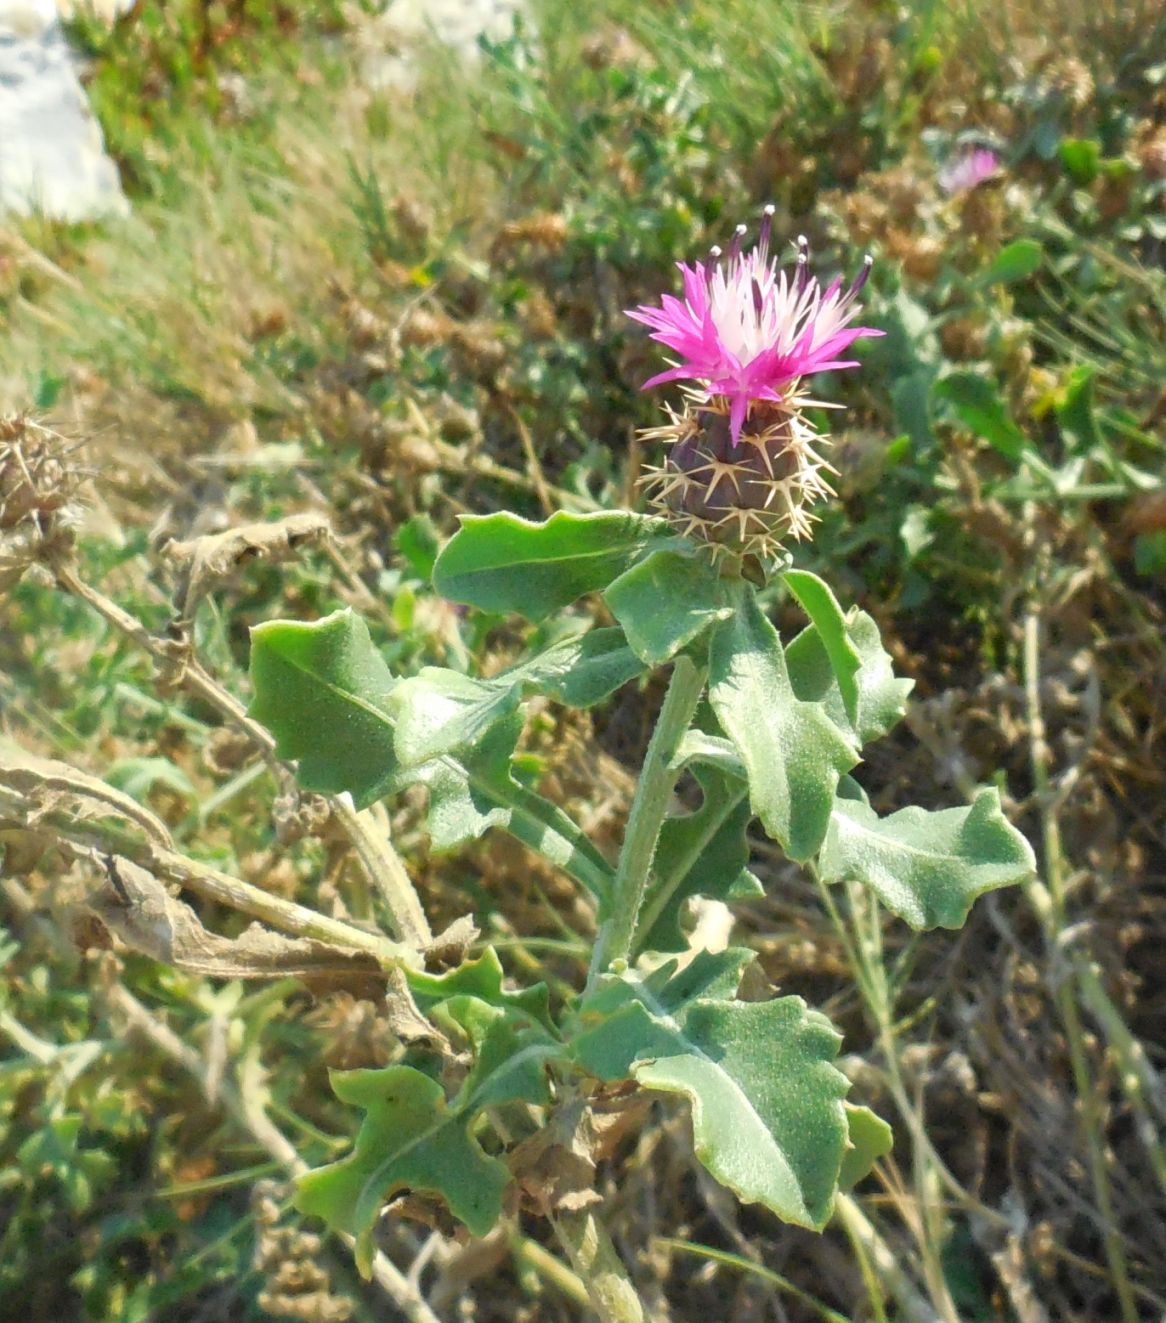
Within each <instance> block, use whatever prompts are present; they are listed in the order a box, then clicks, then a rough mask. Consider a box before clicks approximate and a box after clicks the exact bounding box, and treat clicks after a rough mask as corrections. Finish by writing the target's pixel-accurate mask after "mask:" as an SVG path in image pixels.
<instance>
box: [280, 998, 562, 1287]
mask: <svg viewBox="0 0 1166 1323" xmlns="http://www.w3.org/2000/svg"><path fill="white" fill-rule="evenodd" d="M442 1010H443V1012H444V1014H443V1017H442V1018H443V1021H444V1024H445V1025H446V1026H450V1025H456V1026H457V1027H458V1028H459V1029H460V1030H461V1032H462V1033H463V1034H464V1035H465V1037H466V1038H467V1039H468V1040H469V1042H470V1044H471V1045H472V1047H473V1051H474V1058H475V1060H474V1064H473V1066H472V1067H471V1069H470V1071H469V1073H468V1074H467V1076H466V1079H465V1081H464V1083H463V1085H462V1087H461V1089H460V1090H459V1092H458V1095H457V1097H456V1098H455V1099H454V1100H453V1101H452V1102H448V1103H447V1101H446V1097H445V1092H444V1090H443V1089H442V1087H441V1085H440V1084H438V1083H437V1081H436V1080H432V1079H430V1078H429V1076H428V1075H424V1074H422V1073H421V1071H419V1070H414V1069H413V1068H412V1067H410V1066H387V1067H385V1068H384V1069H381V1070H350V1071H344V1072H337V1071H333V1072H332V1073H331V1076H330V1078H331V1081H332V1088H333V1090H334V1092H335V1094H336V1096H337V1097H338V1098H339V1099H340V1100H341V1101H342V1102H347V1103H351V1104H352V1105H353V1106H356V1107H360V1108H362V1109H363V1110H364V1112H365V1113H366V1115H365V1119H364V1122H363V1124H362V1125H361V1127H360V1132H359V1134H358V1135H357V1137H356V1146H355V1148H354V1150H353V1152H352V1153H351V1154H349V1156H348V1157H346V1158H342V1159H341V1160H340V1161H339V1162H333V1163H329V1164H328V1165H327V1166H325V1167H321V1168H318V1169H317V1170H315V1171H312V1172H309V1173H308V1174H307V1175H306V1176H304V1177H302V1178H301V1180H300V1181H299V1184H298V1189H297V1193H296V1206H297V1207H298V1208H299V1209H300V1211H301V1212H304V1213H310V1214H314V1215H316V1216H318V1217H322V1218H323V1219H324V1220H325V1221H326V1222H327V1223H328V1225H329V1226H330V1227H332V1228H333V1229H334V1230H337V1231H343V1232H347V1233H348V1234H350V1235H354V1236H356V1238H357V1264H358V1266H359V1267H360V1270H361V1272H362V1273H363V1274H364V1275H365V1276H366V1277H367V1276H368V1275H369V1270H370V1267H371V1262H372V1252H373V1246H372V1231H373V1227H374V1226H375V1225H376V1222H377V1219H378V1218H379V1216H380V1211H381V1207H382V1206H383V1204H384V1203H385V1201H386V1200H388V1199H389V1198H391V1197H392V1196H393V1195H394V1194H396V1193H398V1192H399V1191H401V1190H422V1191H425V1192H428V1193H432V1194H436V1195H439V1196H440V1197H441V1198H443V1199H444V1200H445V1201H446V1203H447V1204H448V1205H449V1210H450V1212H451V1213H452V1214H453V1216H454V1217H456V1218H457V1219H458V1220H459V1221H461V1222H464V1223H465V1225H466V1226H467V1227H468V1228H469V1230H470V1231H471V1232H472V1233H473V1234H474V1235H476V1236H484V1235H485V1234H486V1233H487V1232H488V1231H489V1230H490V1229H491V1228H492V1227H493V1226H494V1224H495V1223H496V1222H497V1220H498V1218H499V1217H500V1216H501V1213H502V1194H503V1191H504V1190H505V1189H506V1187H507V1185H508V1184H509V1183H510V1172H509V1169H508V1168H507V1167H506V1164H505V1163H503V1162H501V1161H500V1160H499V1159H497V1158H493V1157H489V1156H487V1155H486V1154H485V1153H484V1152H483V1151H482V1149H481V1147H480V1145H479V1144H478V1141H477V1139H476V1138H475V1136H474V1133H473V1131H474V1127H475V1123H476V1121H477V1118H478V1115H479V1114H480V1113H481V1111H482V1109H483V1108H486V1107H496V1106H499V1105H500V1104H503V1103H507V1102H516V1101H521V1102H528V1103H540V1104H541V1103H546V1102H547V1101H549V1093H548V1088H547V1080H546V1066H547V1064H548V1062H550V1061H551V1060H552V1059H553V1058H554V1057H556V1056H557V1055H558V1054H559V1051H560V1049H559V1045H558V1044H557V1043H556V1042H555V1041H554V1040H553V1039H551V1038H550V1037H549V1036H548V1035H547V1033H546V1032H545V1031H544V1030H543V1029H542V1028H541V1027H540V1026H538V1025H536V1024H534V1023H532V1022H531V1021H530V1020H529V1018H528V1017H527V1016H526V1015H524V1014H523V1013H521V1012H519V1011H516V1010H514V1009H504V1008H502V1007H498V1006H491V1005H488V1004H487V1003H486V1002H484V1001H480V1000H479V999H478V998H476V997H472V996H468V995H467V996H458V997H454V998H451V999H449V1000H447V1001H446V1002H445V1003H444V1004H443V1006H442Z"/></svg>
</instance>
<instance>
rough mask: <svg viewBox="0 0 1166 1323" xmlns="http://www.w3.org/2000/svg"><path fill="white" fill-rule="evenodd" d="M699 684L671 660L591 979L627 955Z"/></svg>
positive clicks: (682, 663) (693, 669) (689, 668)
mask: <svg viewBox="0 0 1166 1323" xmlns="http://www.w3.org/2000/svg"><path fill="white" fill-rule="evenodd" d="M704 682H705V670H704V668H703V667H700V666H697V665H696V664H695V663H694V662H693V661H692V660H691V659H690V658H688V657H685V656H683V655H681V656H679V657H677V658H676V661H675V663H674V665H673V667H672V679H671V680H670V681H669V684H668V692H667V694H665V696H664V705H663V707H661V709H660V715H659V717H658V718H657V719H656V729H655V730H654V731H653V732H652V739H651V741H650V743H649V744H648V752H647V754H646V755H645V757H644V766H643V769H642V771H641V772H640V780H639V784H638V785H637V787H636V794H635V798H634V799H633V800H632V809H631V813H630V814H629V816H628V825H627V831H626V833H625V835H624V838H623V847H622V849H621V850H620V854H619V867H618V868H617V869H616V874H615V881H614V883H613V884H612V889H611V897H610V902H609V913H608V914H607V916H606V918H605V919H604V922H603V923H602V925H601V926H600V929H599V936H598V937H597V938H596V941H595V954H594V956H593V958H592V961H591V973H592V976H593V977H594V976H595V975H596V974H599V973H602V972H603V971H604V970H605V969H608V968H609V967H610V966H611V964H612V963H613V962H614V961H616V960H627V959H628V958H629V956H630V955H631V951H632V943H633V939H634V937H635V931H636V920H637V919H638V917H639V913H640V907H641V905H642V904H643V901H644V892H645V890H646V889H647V886H648V879H649V877H650V876H651V872H652V860H653V858H654V857H655V854H656V845H657V842H658V841H659V839H660V828H661V827H662V826H663V824H664V815H665V814H666V813H667V812H668V803H669V801H670V799H671V797H672V790H673V787H674V786H675V785H676V780H677V777H678V776H679V775H680V773H679V771H678V770H677V769H676V768H675V767H674V766H673V763H674V762H675V757H676V751H677V748H678V746H679V744H680V741H681V740H682V739H683V738H684V736H685V733H686V732H687V730H688V727H689V724H690V723H691V721H692V714H693V713H694V712H695V711H696V705H697V703H698V702H699V701H700V696H701V693H702V692H703V690H704Z"/></svg>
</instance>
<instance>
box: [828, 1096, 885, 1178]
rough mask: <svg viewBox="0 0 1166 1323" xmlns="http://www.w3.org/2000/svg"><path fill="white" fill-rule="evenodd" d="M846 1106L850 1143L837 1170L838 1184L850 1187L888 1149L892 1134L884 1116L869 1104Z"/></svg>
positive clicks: (868, 1172) (867, 1173) (867, 1174)
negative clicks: (865, 1105) (874, 1110)
mask: <svg viewBox="0 0 1166 1323" xmlns="http://www.w3.org/2000/svg"><path fill="white" fill-rule="evenodd" d="M845 1106H846V1125H847V1132H848V1134H849V1145H848V1147H847V1149H846V1154H845V1156H844V1157H843V1159H842V1170H841V1172H839V1174H838V1188H839V1189H840V1190H853V1189H854V1187H855V1186H856V1185H857V1184H858V1182H859V1181H861V1180H863V1179H864V1178H865V1177H866V1176H869V1175H870V1172H871V1169H872V1168H873V1167H874V1165H875V1163H876V1162H877V1161H878V1160H879V1158H885V1157H886V1156H887V1154H888V1153H889V1152H890V1151H891V1149H892V1148H893V1147H894V1142H895V1136H894V1134H893V1133H892V1131H891V1127H890V1126H889V1125H887V1123H886V1122H885V1121H884V1120H883V1118H882V1117H881V1116H878V1115H876V1114H875V1113H874V1112H872V1111H871V1110H870V1108H869V1107H859V1106H857V1105H856V1104H854V1103H846V1104H845Z"/></svg>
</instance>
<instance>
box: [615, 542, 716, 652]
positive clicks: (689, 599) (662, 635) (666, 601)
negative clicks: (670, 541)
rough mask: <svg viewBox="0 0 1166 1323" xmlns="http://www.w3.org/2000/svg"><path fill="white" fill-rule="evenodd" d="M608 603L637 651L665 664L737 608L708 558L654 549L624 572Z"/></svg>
mask: <svg viewBox="0 0 1166 1323" xmlns="http://www.w3.org/2000/svg"><path fill="white" fill-rule="evenodd" d="M603 598H604V601H605V602H606V603H607V605H608V606H609V607H610V608H611V613H612V615H614V616H615V618H616V619H617V620H618V621H619V623H620V624H621V625H622V626H623V628H624V633H625V634H626V635H627V640H628V643H629V644H630V645H631V647H632V648H633V649H634V651H635V653H636V655H637V656H638V657H639V658H640V660H641V661H643V662H644V663H645V664H646V665H648V666H660V665H662V664H663V663H664V662H666V661H669V660H671V658H672V657H674V656H675V655H676V653H678V652H679V651H680V649H681V648H683V647H687V645H688V644H689V643H691V642H692V641H693V639H695V638H698V637H699V636H700V635H701V634H702V633H703V632H704V631H705V630H706V629H708V627H709V626H710V625H712V624H714V623H715V622H716V621H718V620H724V619H726V618H727V617H728V616H729V615H730V614H731V612H732V606H731V605H730V604H729V601H728V596H727V594H726V592H725V586H724V580H723V579H722V578H721V577H720V575H719V574H717V572H716V569H715V568H714V567H713V565H712V563H711V561H710V560H709V558H708V557H707V556H704V555H697V556H685V555H682V554H681V553H679V552H676V551H653V552H652V553H651V554H650V555H648V556H646V557H645V558H644V559H643V560H642V561H640V562H639V564H637V565H633V566H632V567H631V569H630V570H625V571H624V572H623V573H622V574H621V575H620V576H619V578H618V579H616V580H615V581H614V582H613V583H612V584H611V585H610V586H609V587H608V588H607V590H606V591H605V592H604V594H603Z"/></svg>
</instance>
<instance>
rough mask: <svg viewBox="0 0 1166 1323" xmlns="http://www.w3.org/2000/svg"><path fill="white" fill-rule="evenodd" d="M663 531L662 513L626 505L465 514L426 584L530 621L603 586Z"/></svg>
mask: <svg viewBox="0 0 1166 1323" xmlns="http://www.w3.org/2000/svg"><path fill="white" fill-rule="evenodd" d="M667 538H668V526H667V525H666V524H665V523H664V522H663V521H662V520H659V519H652V518H649V517H648V516H646V515H638V514H632V513H630V512H627V511H601V512H599V513H597V514H571V513H569V512H567V511H559V512H558V513H557V514H553V515H551V517H550V518H549V519H547V520H545V521H544V522H543V523H533V522H531V521H530V520H528V519H521V518H519V516H518V515H513V514H508V513H505V512H503V513H498V514H491V515H465V516H463V519H462V526H461V528H460V529H459V530H458V532H457V533H455V534H454V536H453V537H452V538H451V539H450V541H449V542H448V543H447V544H446V546H445V547H444V548H443V550H442V552H441V554H440V555H439V556H438V558H437V563H436V564H435V566H434V569H433V583H434V586H435V587H436V588H437V591H438V592H439V593H441V594H442V595H443V596H445V597H448V598H449V599H450V600H451V601H454V602H464V603H466V604H467V605H469V606H477V607H481V608H482V609H483V610H485V611H499V612H514V613H515V614H516V615H520V616H523V617H525V618H526V619H527V620H535V621H537V620H542V619H543V618H544V617H546V616H548V615H550V614H551V612H552V611H557V610H559V609H560V608H561V607H564V606H568V605H569V604H570V603H571V602H573V601H575V599H576V598H578V597H581V596H582V595H583V594H584V593H589V592H595V591H596V590H598V589H600V588H606V587H607V585H608V584H609V583H611V581H612V580H613V579H614V578H616V577H617V575H619V574H622V573H623V571H624V570H626V569H627V568H628V566H629V565H631V564H632V563H633V562H634V561H635V560H636V559H638V557H639V556H640V555H641V554H642V553H643V552H644V550H645V549H646V548H647V547H649V546H650V545H651V544H652V543H653V542H654V541H660V542H664V541H666V540H667Z"/></svg>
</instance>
